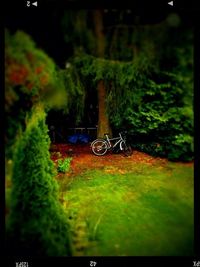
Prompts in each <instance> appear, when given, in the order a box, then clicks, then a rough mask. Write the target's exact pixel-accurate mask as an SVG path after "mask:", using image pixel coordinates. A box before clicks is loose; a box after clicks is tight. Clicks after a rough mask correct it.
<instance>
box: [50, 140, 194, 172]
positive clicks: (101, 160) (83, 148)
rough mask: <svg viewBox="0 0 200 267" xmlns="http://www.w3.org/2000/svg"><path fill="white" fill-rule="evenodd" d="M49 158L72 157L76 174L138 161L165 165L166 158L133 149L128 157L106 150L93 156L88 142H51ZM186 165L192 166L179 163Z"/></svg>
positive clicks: (122, 165) (120, 166)
mask: <svg viewBox="0 0 200 267" xmlns="http://www.w3.org/2000/svg"><path fill="white" fill-rule="evenodd" d="M50 151H51V159H52V160H53V161H54V162H56V161H57V159H58V158H66V157H73V159H72V162H71V171H70V174H73V175H77V174H79V173H81V172H83V171H84V170H87V169H94V168H95V169H96V168H100V169H101V168H105V167H113V168H114V167H117V168H118V169H120V168H121V169H124V168H125V166H127V167H128V164H130V163H131V162H132V163H133V164H137V163H138V162H140V163H144V164H149V165H155V164H158V163H159V164H160V165H165V164H166V163H167V162H168V160H167V159H164V158H159V157H152V156H150V155H148V154H146V153H143V152H139V151H136V150H134V151H133V154H132V155H131V156H129V157H126V156H124V155H123V154H122V153H119V154H113V153H112V152H108V153H107V154H106V155H104V156H95V155H94V154H93V153H92V151H91V148H90V145H89V144H86V145H85V144H84V145H81V144H76V145H72V144H53V145H52V146H51V148H50ZM180 164H184V165H188V166H193V162H189V163H180Z"/></svg>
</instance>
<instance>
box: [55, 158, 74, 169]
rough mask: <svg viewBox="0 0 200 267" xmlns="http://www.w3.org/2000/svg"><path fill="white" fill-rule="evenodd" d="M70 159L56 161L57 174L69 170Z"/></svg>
mask: <svg viewBox="0 0 200 267" xmlns="http://www.w3.org/2000/svg"><path fill="white" fill-rule="evenodd" d="M71 160H72V158H65V159H64V160H62V159H58V167H57V170H58V172H64V173H65V172H67V171H68V170H69V168H70V163H71Z"/></svg>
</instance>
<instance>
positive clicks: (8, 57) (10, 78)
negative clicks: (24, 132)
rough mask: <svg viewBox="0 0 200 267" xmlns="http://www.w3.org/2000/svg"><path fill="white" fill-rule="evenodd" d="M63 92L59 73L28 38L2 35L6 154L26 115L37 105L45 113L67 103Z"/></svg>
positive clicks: (9, 154)
mask: <svg viewBox="0 0 200 267" xmlns="http://www.w3.org/2000/svg"><path fill="white" fill-rule="evenodd" d="M67 95H68V94H67V90H66V89H65V84H64V82H63V80H62V79H60V71H59V70H58V69H57V68H56V65H55V63H54V62H53V60H52V59H50V58H49V57H48V56H47V55H46V54H45V52H44V51H42V50H41V49H38V48H37V47H36V45H35V43H34V41H33V40H32V39H31V37H30V36H29V35H27V34H26V33H24V32H22V31H17V32H16V33H15V34H13V35H11V34H10V33H9V32H8V31H7V30H6V32H5V110H6V115H7V120H6V123H7V124H6V155H7V156H9V157H11V156H12V152H11V147H12V145H13V144H14V143H15V141H16V140H15V138H16V135H17V132H18V130H19V128H20V127H22V128H23V129H25V118H26V114H27V113H29V112H30V110H31V108H32V107H33V106H34V105H37V104H38V103H43V105H44V107H45V109H46V110H48V109H49V108H52V107H54V108H62V107H63V106H65V105H66V104H67Z"/></svg>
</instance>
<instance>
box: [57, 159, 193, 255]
mask: <svg viewBox="0 0 200 267" xmlns="http://www.w3.org/2000/svg"><path fill="white" fill-rule="evenodd" d="M59 183H60V189H61V198H62V201H63V205H64V207H65V208H66V211H67V213H68V215H69V216H68V217H69V223H70V227H71V229H70V230H71V231H70V232H71V243H72V248H73V255H74V256H77V255H85V256H87V255H90V256H93V255H94V256H95V255H96V256H112V255H117V256H143V255H146V256H148V255H152V256H157V255H161V256H162V255H163V256H165V255H167V256H168V255H193V238H194V236H193V232H194V229H193V227H194V225H193V168H192V167H191V166H187V165H182V164H177V163H167V164H166V165H165V166H159V165H157V166H149V165H145V164H143V163H138V164H136V165H134V166H132V167H131V166H129V168H128V167H127V168H126V169H125V170H124V171H121V172H120V173H117V172H116V173H114V172H112V168H111V167H106V166H105V167H104V168H103V169H101V170H97V169H93V170H88V171H85V172H83V173H82V174H81V175H79V176H78V177H73V178H72V177H71V178H70V176H69V177H66V176H64V177H63V179H60V181H59Z"/></svg>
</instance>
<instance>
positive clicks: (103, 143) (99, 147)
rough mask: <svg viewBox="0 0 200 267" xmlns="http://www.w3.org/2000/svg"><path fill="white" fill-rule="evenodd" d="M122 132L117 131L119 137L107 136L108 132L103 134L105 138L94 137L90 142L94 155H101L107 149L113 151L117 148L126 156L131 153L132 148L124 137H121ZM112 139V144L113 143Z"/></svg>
mask: <svg viewBox="0 0 200 267" xmlns="http://www.w3.org/2000/svg"><path fill="white" fill-rule="evenodd" d="M122 134H123V133H119V137H115V138H109V134H104V136H105V138H104V139H103V138H98V139H95V140H94V141H93V142H92V143H91V149H92V152H93V153H94V154H95V155H96V156H103V155H105V154H106V152H107V151H108V150H111V149H112V150H113V151H115V150H116V149H117V148H118V151H119V150H121V151H123V152H124V154H125V155H126V156H130V155H132V153H133V152H132V148H131V146H130V145H127V143H126V137H125V136H124V137H122ZM113 141H114V144H113Z"/></svg>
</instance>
